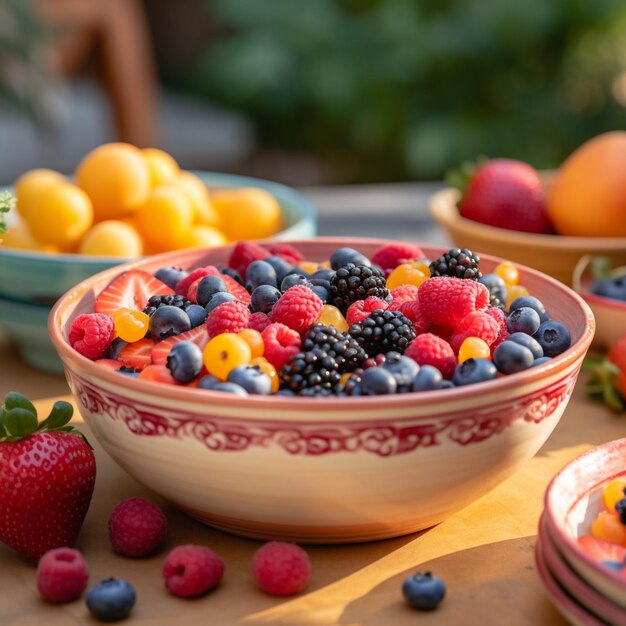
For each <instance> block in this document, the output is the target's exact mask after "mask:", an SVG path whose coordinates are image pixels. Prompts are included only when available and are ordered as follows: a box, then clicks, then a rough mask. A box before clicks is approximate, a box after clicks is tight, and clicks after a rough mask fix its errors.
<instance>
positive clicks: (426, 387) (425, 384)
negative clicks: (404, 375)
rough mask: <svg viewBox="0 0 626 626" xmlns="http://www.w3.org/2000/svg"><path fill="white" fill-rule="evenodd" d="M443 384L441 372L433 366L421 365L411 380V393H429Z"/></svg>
mask: <svg viewBox="0 0 626 626" xmlns="http://www.w3.org/2000/svg"><path fill="white" fill-rule="evenodd" d="M442 382H443V376H442V375H441V372H440V371H439V370H438V369H437V368H436V367H434V366H433V365H422V366H421V367H420V368H419V372H417V375H416V376H415V377H414V378H413V384H412V389H413V391H431V390H433V389H440V388H441V383H442Z"/></svg>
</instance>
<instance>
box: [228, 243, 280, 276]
mask: <svg viewBox="0 0 626 626" xmlns="http://www.w3.org/2000/svg"><path fill="white" fill-rule="evenodd" d="M270 254H271V253H270V252H268V251H267V250H265V248H261V246H259V245H258V244H256V243H251V242H250V241H240V242H239V243H237V244H236V245H235V247H234V248H233V251H232V252H231V253H230V257H229V258H228V267H230V268H232V269H234V270H236V271H237V272H239V274H240V275H241V276H245V275H246V270H247V269H248V265H250V263H252V261H261V260H263V259H265V258H267V257H268V256H270Z"/></svg>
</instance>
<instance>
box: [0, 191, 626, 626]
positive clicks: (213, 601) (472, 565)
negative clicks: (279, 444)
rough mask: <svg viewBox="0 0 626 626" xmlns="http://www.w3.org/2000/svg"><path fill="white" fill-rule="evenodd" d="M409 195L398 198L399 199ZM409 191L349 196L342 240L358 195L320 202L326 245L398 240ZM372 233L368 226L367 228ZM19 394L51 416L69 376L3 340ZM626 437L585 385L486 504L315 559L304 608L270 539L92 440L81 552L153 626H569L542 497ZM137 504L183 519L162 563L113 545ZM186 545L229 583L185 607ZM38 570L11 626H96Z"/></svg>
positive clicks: (10, 557) (8, 560)
mask: <svg viewBox="0 0 626 626" xmlns="http://www.w3.org/2000/svg"><path fill="white" fill-rule="evenodd" d="M400 187H402V186H394V188H393V189H388V190H387V191H393V190H394V189H395V190H398V191H399V190H400V189H399V188H400ZM409 187H411V186H409ZM409 187H407V188H405V189H404V190H403V192H406V193H402V194H400V195H399V196H398V198H399V199H402V198H403V199H404V200H403V201H404V204H402V202H400V201H398V203H397V204H395V205H393V206H395V207H396V208H395V209H394V208H393V206H392V207H390V206H389V205H387V208H388V211H387V213H386V214H385V213H384V212H382V213H380V216H378V209H373V210H372V212H371V213H370V214H368V215H364V214H359V212H358V211H357V210H356V208H358V206H359V204H360V205H361V207H362V208H363V207H365V209H364V211H365V213H367V206H369V207H370V208H371V207H372V205H375V204H376V202H379V201H380V198H378V197H376V194H372V193H369V194H364V195H363V196H362V200H363V202H369V203H370V204H369V205H367V204H365V205H363V204H361V203H360V202H357V203H356V204H355V203H354V199H355V198H358V197H359V194H358V193H354V194H347V197H348V198H349V199H350V203H351V208H350V209H349V210H348V209H346V212H343V213H341V214H338V215H339V217H337V220H339V221H340V220H344V219H345V220H346V222H345V228H346V229H348V226H350V228H349V230H346V231H342V230H341V229H338V230H335V227H334V226H333V223H334V222H333V221H332V220H331V219H330V218H329V219H325V217H324V216H325V215H328V216H330V215H331V214H336V211H333V210H332V206H333V203H336V202H338V201H339V200H340V199H341V195H342V193H347V192H344V191H343V190H341V189H338V190H328V191H320V192H319V197H317V198H314V200H315V201H316V202H317V204H318V206H319V207H320V209H321V211H320V213H321V215H322V222H321V226H320V230H321V232H322V233H323V234H341V233H342V232H350V233H351V234H363V235H371V234H372V230H373V229H377V228H379V229H381V230H378V232H377V234H378V235H379V236H386V235H388V234H390V233H389V229H394V228H395V226H393V225H392V226H388V229H387V230H385V224H386V223H387V224H389V223H391V222H393V220H394V211H395V214H396V215H398V216H399V217H398V219H400V220H403V219H409V218H410V214H411V213H412V211H413V208H412V207H413V205H412V204H411V202H412V201H413V200H414V199H415V198H417V199H418V200H419V197H418V196H419V194H415V193H414V191H415V189H413V188H409ZM356 191H359V190H356ZM407 193H408V195H407ZM311 195H312V196H313V194H311ZM338 199H339V200H338ZM320 200H321V202H320ZM325 201H329V202H330V204H328V203H325ZM422 202H423V198H422ZM350 203H346V206H347V204H350ZM417 204H418V205H419V202H417ZM380 206H381V207H383V205H382V204H381V205H380ZM397 207H400V208H397ZM401 207H404V209H402V208H401ZM381 210H382V209H381ZM350 211H352V213H351V212H350ZM346 214H349V215H354V223H353V220H352V219H348V218H344V217H342V215H346ZM359 215H360V217H359ZM415 220H416V222H417V223H418V224H419V223H420V220H422V225H414V230H412V231H411V234H412V235H413V234H414V233H417V234H418V235H419V234H420V233H423V232H424V233H430V235H428V236H411V237H407V238H411V239H414V240H422V241H426V240H429V241H437V240H438V241H441V242H443V241H444V238H443V236H442V235H441V233H438V232H437V231H436V228H435V227H434V226H433V225H432V223H430V222H428V220H427V219H426V218H425V213H424V212H423V204H422V208H421V210H417V212H416V215H415ZM339 221H338V222H337V223H335V226H336V224H338V223H339ZM342 223H343V222H342ZM358 224H361V225H362V227H361V228H360V229H359V227H358ZM329 230H330V232H329ZM10 389H16V390H19V391H21V392H22V393H25V394H26V395H29V396H30V397H32V398H36V399H41V400H39V401H38V402H37V405H38V408H39V409H40V411H41V412H44V411H46V410H47V409H48V408H49V407H50V405H51V403H52V401H53V400H52V399H50V398H49V396H58V395H65V394H66V393H67V385H66V383H65V381H64V380H63V379H62V378H59V377H54V376H51V375H46V374H43V373H40V372H37V371H35V370H33V369H31V368H29V367H28V366H26V365H24V364H23V363H21V362H20V361H19V360H18V359H17V357H16V356H15V354H14V348H13V347H12V345H11V344H10V343H9V342H8V340H7V339H6V337H3V336H2V335H0V397H3V396H4V394H5V393H6V392H7V391H9V390H10ZM44 398H45V399H44ZM78 422H79V423H78V427H79V428H81V429H82V430H84V431H85V432H86V433H87V435H89V434H90V433H89V429H88V427H87V426H86V425H85V424H82V423H80V419H79V420H78ZM624 433H625V423H624V421H623V419H620V418H618V417H616V416H614V415H613V414H612V413H610V412H609V411H608V410H607V409H605V408H604V407H603V406H601V405H598V404H594V403H591V402H589V401H588V400H587V399H586V397H585V395H584V393H583V389H582V385H581V383H580V382H579V384H578V385H577V388H576V389H575V391H574V395H573V397H572V400H571V402H570V405H569V407H568V409H567V410H566V412H565V414H564V416H563V418H562V419H561V421H560V423H559V424H558V426H557V428H556V430H555V431H554V433H553V435H552V436H551V437H550V439H549V440H548V442H547V443H546V444H545V445H544V447H543V448H542V449H541V450H540V452H539V453H538V454H537V455H536V457H535V458H533V459H532V460H531V461H530V462H528V463H527V464H526V465H525V467H524V468H523V469H522V470H520V471H519V472H518V473H517V474H515V475H514V476H513V477H511V478H510V479H509V480H507V481H506V482H504V483H502V484H501V485H500V486H499V487H498V488H497V489H495V490H494V491H493V492H491V493H490V494H488V495H487V496H485V497H484V498H482V499H481V500H479V501H478V502H476V503H474V504H472V505H471V506H469V507H467V508H465V509H463V510H462V511H460V512H458V513H456V514H455V515H452V516H451V517H450V518H449V519H447V520H446V521H444V522H443V523H441V524H439V525H438V526H436V527H434V528H432V529H429V530H427V531H424V532H422V533H417V534H414V535H410V536H407V537H401V538H398V539H393V540H388V541H381V542H376V543H369V544H361V545H349V546H332V547H321V546H316V547H309V548H307V549H308V551H309V553H310V556H311V561H312V564H313V575H312V578H311V584H310V586H309V588H308V589H307V590H306V591H305V592H304V593H302V594H300V595H299V596H297V597H295V598H291V599H279V598H273V597H270V596H267V595H265V594H263V593H261V592H260V591H258V590H257V589H256V588H255V587H254V584H253V582H252V579H251V576H250V574H249V563H250V558H251V556H252V554H253V552H254V550H255V549H256V548H257V547H258V546H259V545H260V543H259V542H256V541H253V540H249V539H242V538H238V537H235V536H232V535H228V534H225V533H222V532H220V531H216V530H213V529H211V528H209V527H206V526H204V525H202V524H200V523H198V522H196V521H194V520H192V519H190V518H188V517H186V516H185V515H183V514H181V513H179V512H178V511H176V510H175V509H173V508H172V507H170V506H169V505H167V504H165V503H164V502H163V501H162V500H161V499H160V498H159V497H158V496H156V495H155V494H153V493H151V492H150V491H149V490H147V489H146V488H145V487H143V486H141V485H139V484H138V483H137V482H136V481H135V480H133V479H132V478H130V477H129V476H128V475H127V474H126V473H125V472H124V471H123V470H122V469H120V468H119V467H118V466H117V465H116V464H115V463H114V462H113V461H112V460H111V459H110V458H109V457H108V456H107V455H106V453H104V451H103V450H102V448H101V447H100V446H99V445H98V443H97V441H95V440H94V439H93V437H92V438H91V441H92V443H93V444H94V447H95V452H96V457H97V465H98V478H97V481H96V489H95V493H94V497H93V501H92V504H91V508H90V510H89V513H88V515H87V519H86V521H85V525H84V526H83V529H82V531H81V534H80V537H79V541H78V544H77V547H78V548H79V549H80V550H81V551H83V553H84V555H85V557H86V559H87V561H88V564H89V566H90V569H91V582H92V583H94V582H97V581H99V580H101V579H103V578H106V577H109V576H117V577H124V578H127V579H128V580H129V581H131V582H132V584H133V585H135V587H136V589H137V592H138V602H137V605H136V607H135V610H134V612H133V620H134V622H133V623H141V624H146V625H150V626H170V625H172V624H176V625H177V626H187V625H189V626H192V625H193V626H195V625H196V624H219V625H220V626H227V625H230V624H239V625H242V626H243V625H267V624H280V625H283V626H330V625H333V624H339V625H341V626H356V625H363V626H366V625H367V626H370V625H371V626H387V625H390V626H396V625H398V626H403V625H405V624H406V625H409V624H411V625H413V624H415V623H418V622H419V623H420V624H422V623H423V624H446V625H455V624H464V625H465V624H481V625H485V626H489V625H492V624H493V625H502V624H506V625H507V626H518V625H519V626H527V625H529V624H532V625H534V626H544V625H545V626H547V625H550V626H562V625H563V624H565V622H564V620H563V619H562V618H561V617H560V615H559V614H558V613H557V611H556V610H555V609H554V608H553V607H552V605H551V603H550V601H549V600H548V598H547V596H546V594H545V592H544V590H543V587H542V585H541V583H540V581H539V578H538V576H537V573H536V571H535V565H534V557H533V550H534V545H535V540H536V532H537V521H538V518H539V515H540V513H541V509H542V505H543V503H542V496H543V493H544V490H545V487H546V485H547V483H548V482H549V480H550V478H551V477H552V476H553V475H554V474H555V472H556V471H557V470H558V469H559V468H560V467H562V466H563V465H564V464H565V463H567V462H568V461H569V460H571V459H572V458H574V457H575V456H577V455H578V454H580V453H581V452H582V451H584V450H586V449H588V448H589V447H590V446H593V445H597V444H600V443H603V442H606V441H609V440H611V439H617V438H619V437H622V436H624ZM132 495H142V496H146V497H149V498H151V499H152V500H154V501H156V502H158V503H159V504H162V505H163V506H164V508H165V511H166V514H167V517H168V520H169V524H170V533H169V538H168V541H167V545H166V546H165V548H164V549H163V550H162V551H161V552H160V553H159V554H157V555H155V556H153V557H150V558H148V559H138V560H137V559H125V558H123V557H120V556H116V555H115V554H113V552H112V550H111V549H110V547H109V544H108V539H107V535H106V521H107V518H108V515H109V513H110V511H111V509H112V508H113V506H114V505H115V504H116V503H117V502H118V501H119V500H120V499H122V498H124V497H128V496H132ZM181 543H200V544H203V545H207V546H210V547H211V548H213V549H215V550H216V551H217V552H218V553H220V554H221V555H222V557H223V558H224V560H225V562H226V575H225V578H224V581H223V583H222V585H221V586H220V588H219V589H217V590H216V591H215V592H214V593H212V594H210V595H209V596H207V597H204V598H201V599H197V600H193V601H185V600H180V599H176V598H173V597H171V596H169V595H168V594H167V593H166V591H165V589H164V587H163V583H162V580H161V576H160V567H161V564H162V561H163V558H164V556H165V554H166V553H167V551H168V550H169V549H171V548H172V547H174V546H176V545H178V544H181ZM418 570H422V571H424V570H430V571H433V572H435V573H436V574H438V575H439V576H441V577H442V578H443V579H444V580H445V581H446V583H447V585H448V596H447V598H446V599H445V601H444V602H443V603H442V605H441V606H440V607H439V609H437V610H436V611H435V612H432V613H419V614H418V613H416V612H415V611H412V610H411V609H409V608H408V607H407V606H406V605H405V604H404V603H403V601H402V598H401V594H400V588H401V584H402V581H403V579H404V578H405V577H406V576H407V575H409V574H411V573H413V572H415V571H418ZM34 571H35V570H34V568H33V566H32V565H30V564H28V563H26V562H25V561H24V560H23V559H22V558H21V557H20V556H19V555H17V554H16V553H13V552H12V551H11V550H9V549H8V548H4V547H2V546H0V589H2V593H0V624H2V625H7V626H8V625H11V626H28V625H31V624H33V625H34V624H39V623H42V622H44V623H46V624H47V626H56V625H59V626H61V625H62V626H65V625H68V624H90V623H95V622H93V621H92V620H90V618H89V617H88V614H87V610H86V607H85V604H84V601H82V600H80V601H76V602H74V603H71V604H69V605H64V606H59V607H58V606H51V605H48V604H46V603H45V602H43V601H41V600H39V599H38V597H37V593H36V586H35V579H34Z"/></svg>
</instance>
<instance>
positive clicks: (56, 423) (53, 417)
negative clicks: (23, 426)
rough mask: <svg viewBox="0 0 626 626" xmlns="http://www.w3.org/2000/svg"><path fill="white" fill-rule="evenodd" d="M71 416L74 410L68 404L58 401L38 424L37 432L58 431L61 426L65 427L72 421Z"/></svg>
mask: <svg viewBox="0 0 626 626" xmlns="http://www.w3.org/2000/svg"><path fill="white" fill-rule="evenodd" d="M73 414H74V408H73V407H72V405H71V404H70V403H69V402H64V401H63V400H59V401H58V402H55V403H54V406H53V407H52V410H51V411H50V415H48V417H46V419H45V420H44V421H43V422H41V424H39V428H38V429H37V430H39V431H43V430H60V429H61V427H62V426H65V425H66V424H67V423H68V422H69V421H70V420H71V419H72V415H73Z"/></svg>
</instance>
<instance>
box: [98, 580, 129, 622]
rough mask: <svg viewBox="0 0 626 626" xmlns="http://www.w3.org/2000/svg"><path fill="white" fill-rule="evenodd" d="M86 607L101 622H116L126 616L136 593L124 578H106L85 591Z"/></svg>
mask: <svg viewBox="0 0 626 626" xmlns="http://www.w3.org/2000/svg"><path fill="white" fill-rule="evenodd" d="M86 599H87V608H88V609H89V612H90V613H91V614H92V615H93V617H95V618H96V619H98V620H100V621H102V622H117V621H118V620H121V619H124V618H125V617H128V615H129V614H130V612H131V609H132V608H133V606H135V600H136V599H137V594H136V593H135V590H134V589H133V586H132V585H131V584H130V583H128V582H126V581H125V580H120V579H117V578H107V579H106V580H103V581H102V582H101V583H99V584H98V585H95V587H92V588H91V589H90V590H89V591H88V592H87V598H86Z"/></svg>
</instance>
